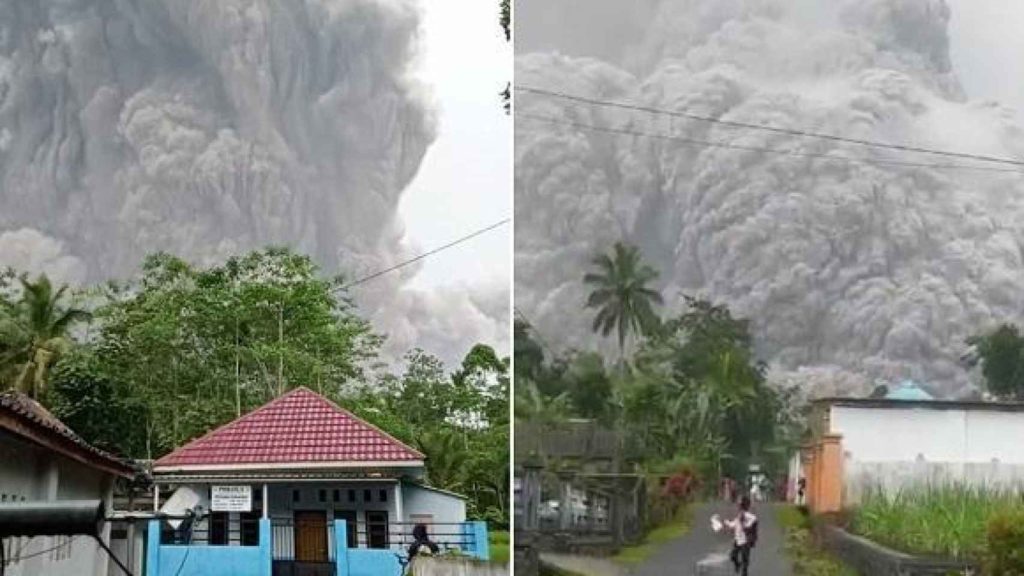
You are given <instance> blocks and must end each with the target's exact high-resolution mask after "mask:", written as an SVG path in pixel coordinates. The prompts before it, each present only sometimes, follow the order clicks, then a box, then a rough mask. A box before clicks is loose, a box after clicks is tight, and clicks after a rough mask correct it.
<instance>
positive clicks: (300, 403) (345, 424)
mask: <svg viewBox="0 0 1024 576" xmlns="http://www.w3.org/2000/svg"><path fill="white" fill-rule="evenodd" d="M290 398H295V400H294V401H293V402H292V403H291V404H289V405H283V403H284V402H285V401H286V400H287V399H290ZM268 412H269V413H268ZM278 421H280V422H282V423H284V422H287V423H297V424H298V425H299V426H306V427H308V426H309V425H319V424H326V425H327V426H341V427H342V429H347V430H351V431H354V433H355V436H354V437H351V438H350V437H348V436H347V433H346V432H342V434H343V436H341V438H348V440H341V442H340V444H338V443H337V442H333V443H332V442H329V441H328V442H327V443H328V445H329V446H334V447H337V446H346V445H349V446H350V449H351V446H361V445H363V444H364V443H365V442H366V441H369V443H370V445H375V446H376V447H377V448H376V450H383V451H384V452H383V453H386V454H391V455H393V456H394V459H395V460H396V461H410V460H424V459H425V458H426V456H425V455H424V454H423V453H422V452H421V451H419V450H417V449H416V448H413V447H412V446H410V445H408V444H406V443H405V442H402V441H401V440H399V439H398V438H396V437H395V436H393V435H391V434H389V433H388V432H386V431H384V430H383V429H381V428H380V427H378V426H376V425H374V424H373V423H371V422H369V421H367V420H365V419H363V418H361V417H359V416H357V415H356V414H355V413H353V412H352V411H351V410H348V409H346V408H344V407H342V406H340V405H339V404H337V403H336V402H334V401H333V400H331V399H330V398H327V397H326V396H324V395H322V394H319V393H317V392H315V391H313V390H311V389H309V388H308V387H306V386H296V387H295V388H292V389H290V390H288V391H287V392H285V393H283V394H281V395H280V396H278V397H276V398H274V399H272V400H270V401H269V402H267V403H266V404H263V405H262V406H259V407H257V408H255V409H253V410H251V411H249V412H247V413H245V414H243V415H241V416H239V417H237V418H234V419H233V420H231V421H229V422H226V423H224V424H222V425H220V426H217V427H216V428H214V429H213V430H210V431H209V432H206V433H205V434H203V435H201V436H198V437H196V438H194V439H192V440H190V441H188V442H186V443H184V444H183V445H181V446H179V447H177V448H176V449H174V450H173V451H171V452H169V453H168V454H166V455H164V456H163V457H161V458H159V459H157V460H156V461H155V462H154V463H153V466H154V467H164V466H175V465H181V464H182V463H183V462H185V461H189V460H192V461H195V460H196V459H197V458H200V459H201V457H200V456H199V455H200V454H202V453H204V452H205V453H209V452H210V451H213V452H215V453H216V452H217V451H218V450H223V449H224V448H225V446H223V445H224V444H225V443H227V444H231V443H232V440H231V438H232V436H238V434H240V435H242V436H245V437H249V438H250V439H251V440H255V441H257V442H258V444H259V445H260V446H263V445H266V446H268V447H272V446H275V445H276V444H279V442H280V440H281V439H282V438H288V436H287V435H285V436H283V437H278V436H273V434H272V435H271V436H268V435H267V434H268V432H267V431H266V430H261V428H265V426H266V423H268V422H272V423H273V422H278ZM254 430H255V432H254ZM235 431H237V432H238V434H233V432H235ZM365 435H369V438H367V436H365ZM332 438H333V437H332ZM360 438H364V440H363V441H359V439H360ZM371 438H372V439H371ZM293 441H294V440H293ZM322 442H324V439H323V438H316V439H311V438H304V439H303V440H302V441H301V442H299V443H300V444H302V445H306V444H309V445H310V446H316V445H317V444H319V443H322ZM249 448H251V447H249ZM320 449H321V450H323V449H325V447H324V446H320ZM234 450H241V453H237V454H235V456H236V457H237V456H241V455H243V454H242V453H245V452H249V453H250V456H251V455H252V454H251V450H250V449H247V447H237V446H236V447H235V448H234ZM327 450H328V452H330V450H331V449H330V448H327ZM344 454H346V451H345V449H344V448H342V449H341V452H337V451H335V452H333V455H334V456H338V457H340V459H339V460H338V461H339V462H340V461H347V460H348V459H349V456H344ZM209 456H210V455H209V454H208V456H207V457H209ZM278 456H279V457H281V455H280V453H279V454H278ZM283 458H284V459H282V460H280V462H282V463H283V462H289V461H293V459H292V458H288V457H283ZM352 458H354V460H353V461H359V460H360V458H359V457H358V456H352ZM391 459H392V458H390V457H389V458H386V460H389V461H390V460H391ZM214 460H215V461H223V462H225V463H226V462H228V461H231V462H235V463H237V462H239V460H237V459H232V458H231V457H230V456H225V455H223V454H222V455H221V456H219V457H215V458H214ZM319 460H320V459H316V458H314V459H313V460H310V461H319ZM257 461H260V460H253V461H252V462H253V463H255V462H257ZM262 462H264V463H270V461H269V460H262Z"/></svg>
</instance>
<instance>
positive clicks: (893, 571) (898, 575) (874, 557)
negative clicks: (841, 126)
mask: <svg viewBox="0 0 1024 576" xmlns="http://www.w3.org/2000/svg"><path fill="white" fill-rule="evenodd" d="M816 532H817V533H818V536H819V538H821V540H822V542H823V543H824V544H825V547H826V548H828V549H829V550H830V551H831V552H832V553H833V554H835V555H836V556H837V557H838V558H839V559H840V560H842V561H843V563H844V564H846V565H847V566H850V567H851V568H853V569H855V570H857V572H858V573H860V574H870V575H871V576H947V575H949V574H962V575H964V576H973V575H976V574H979V573H980V572H979V570H978V567H977V566H974V565H973V564H971V563H969V562H958V561H953V560H942V559H935V558H921V557H918V556H912V555H910V554H904V553H903V552H898V551H896V550H891V549H889V548H886V547H885V546H882V545H880V544H877V543H875V542H872V541H871V540H868V539H867V538H862V537H860V536H857V535H855V534H850V533H849V532H846V531H845V530H842V529H841V528H837V527H835V526H827V525H821V526H819V527H817V530H816Z"/></svg>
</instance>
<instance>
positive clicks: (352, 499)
mask: <svg viewBox="0 0 1024 576" xmlns="http://www.w3.org/2000/svg"><path fill="white" fill-rule="evenodd" d="M348 501H349V502H355V501H356V491H355V490H349V491H348Z"/></svg>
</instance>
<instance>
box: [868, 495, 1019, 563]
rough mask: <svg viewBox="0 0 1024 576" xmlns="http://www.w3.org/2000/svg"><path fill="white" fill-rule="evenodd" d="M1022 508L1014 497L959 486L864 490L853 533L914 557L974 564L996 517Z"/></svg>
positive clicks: (1016, 496)
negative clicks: (1007, 511) (934, 557)
mask: <svg viewBox="0 0 1024 576" xmlns="http://www.w3.org/2000/svg"><path fill="white" fill-rule="evenodd" d="M1016 507H1024V498H1022V496H1021V494H1020V493H1015V492H1013V491H1010V490H1003V489H993V488H984V487H972V486H965V485H948V486H927V487H924V486H922V487H919V488H914V489H907V490H901V491H899V492H896V493H893V494H888V495H887V494H886V493H885V492H883V491H882V490H879V489H872V490H868V491H867V492H866V493H865V494H864V497H863V498H862V500H861V503H860V506H859V507H857V509H856V510H855V511H854V514H853V518H852V524H851V528H852V529H853V531H854V532H856V533H858V534H860V535H862V536H865V537H867V538H870V539H871V540H874V541H876V542H878V543H880V544H884V545H886V546H889V547H891V548H895V549H897V550H902V551H904V552H909V553H914V554H924V555H935V556H943V557H950V558H954V559H958V560H964V559H971V560H977V559H979V558H981V557H982V556H983V555H984V553H985V547H986V528H987V525H988V521H989V519H990V518H991V517H992V516H993V514H995V513H996V512H1001V511H1006V510H1008V509H1011V508H1016Z"/></svg>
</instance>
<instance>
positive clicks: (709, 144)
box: [516, 112, 1024, 174]
mask: <svg viewBox="0 0 1024 576" xmlns="http://www.w3.org/2000/svg"><path fill="white" fill-rule="evenodd" d="M516 116H519V117H522V118H528V119H531V120H538V121H542V122H547V123H549V124H558V125H562V126H568V127H572V128H579V129H581V130H590V131H594V132H606V133H610V134H621V135H626V136H641V137H647V138H655V139H659V140H668V141H672V142H681V143H683V144H687V145H690V146H699V147H704V148H730V149H733V150H747V151H752V152H764V153H767V154H777V155H781V156H799V157H804V158H824V159H826V160H841V161H844V162H859V163H862V164H881V165H893V166H910V167H914V168H935V169H942V170H978V171H982V172H1006V173H1011V174H1024V169H1022V170H1017V169H1014V168H996V167H994V166H970V165H967V164H931V163H927V162H905V161H902V160H885V159H881V158H861V157H853V156H836V155H834V154H822V153H815V152H800V151H797V150H783V149H779V148H764V147H761V146H748V145H745V144H732V143H729V142H716V141H710V140H699V139H695V138H686V137H683V136H672V135H670V134H658V133H654V132H644V131H641V130H629V129H626V128H611V127H604V126H594V125H592V124H583V123H581V122H572V121H567V120H561V119H559V118H552V117H550V116H542V115H539V114H529V113H526V112H516Z"/></svg>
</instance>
